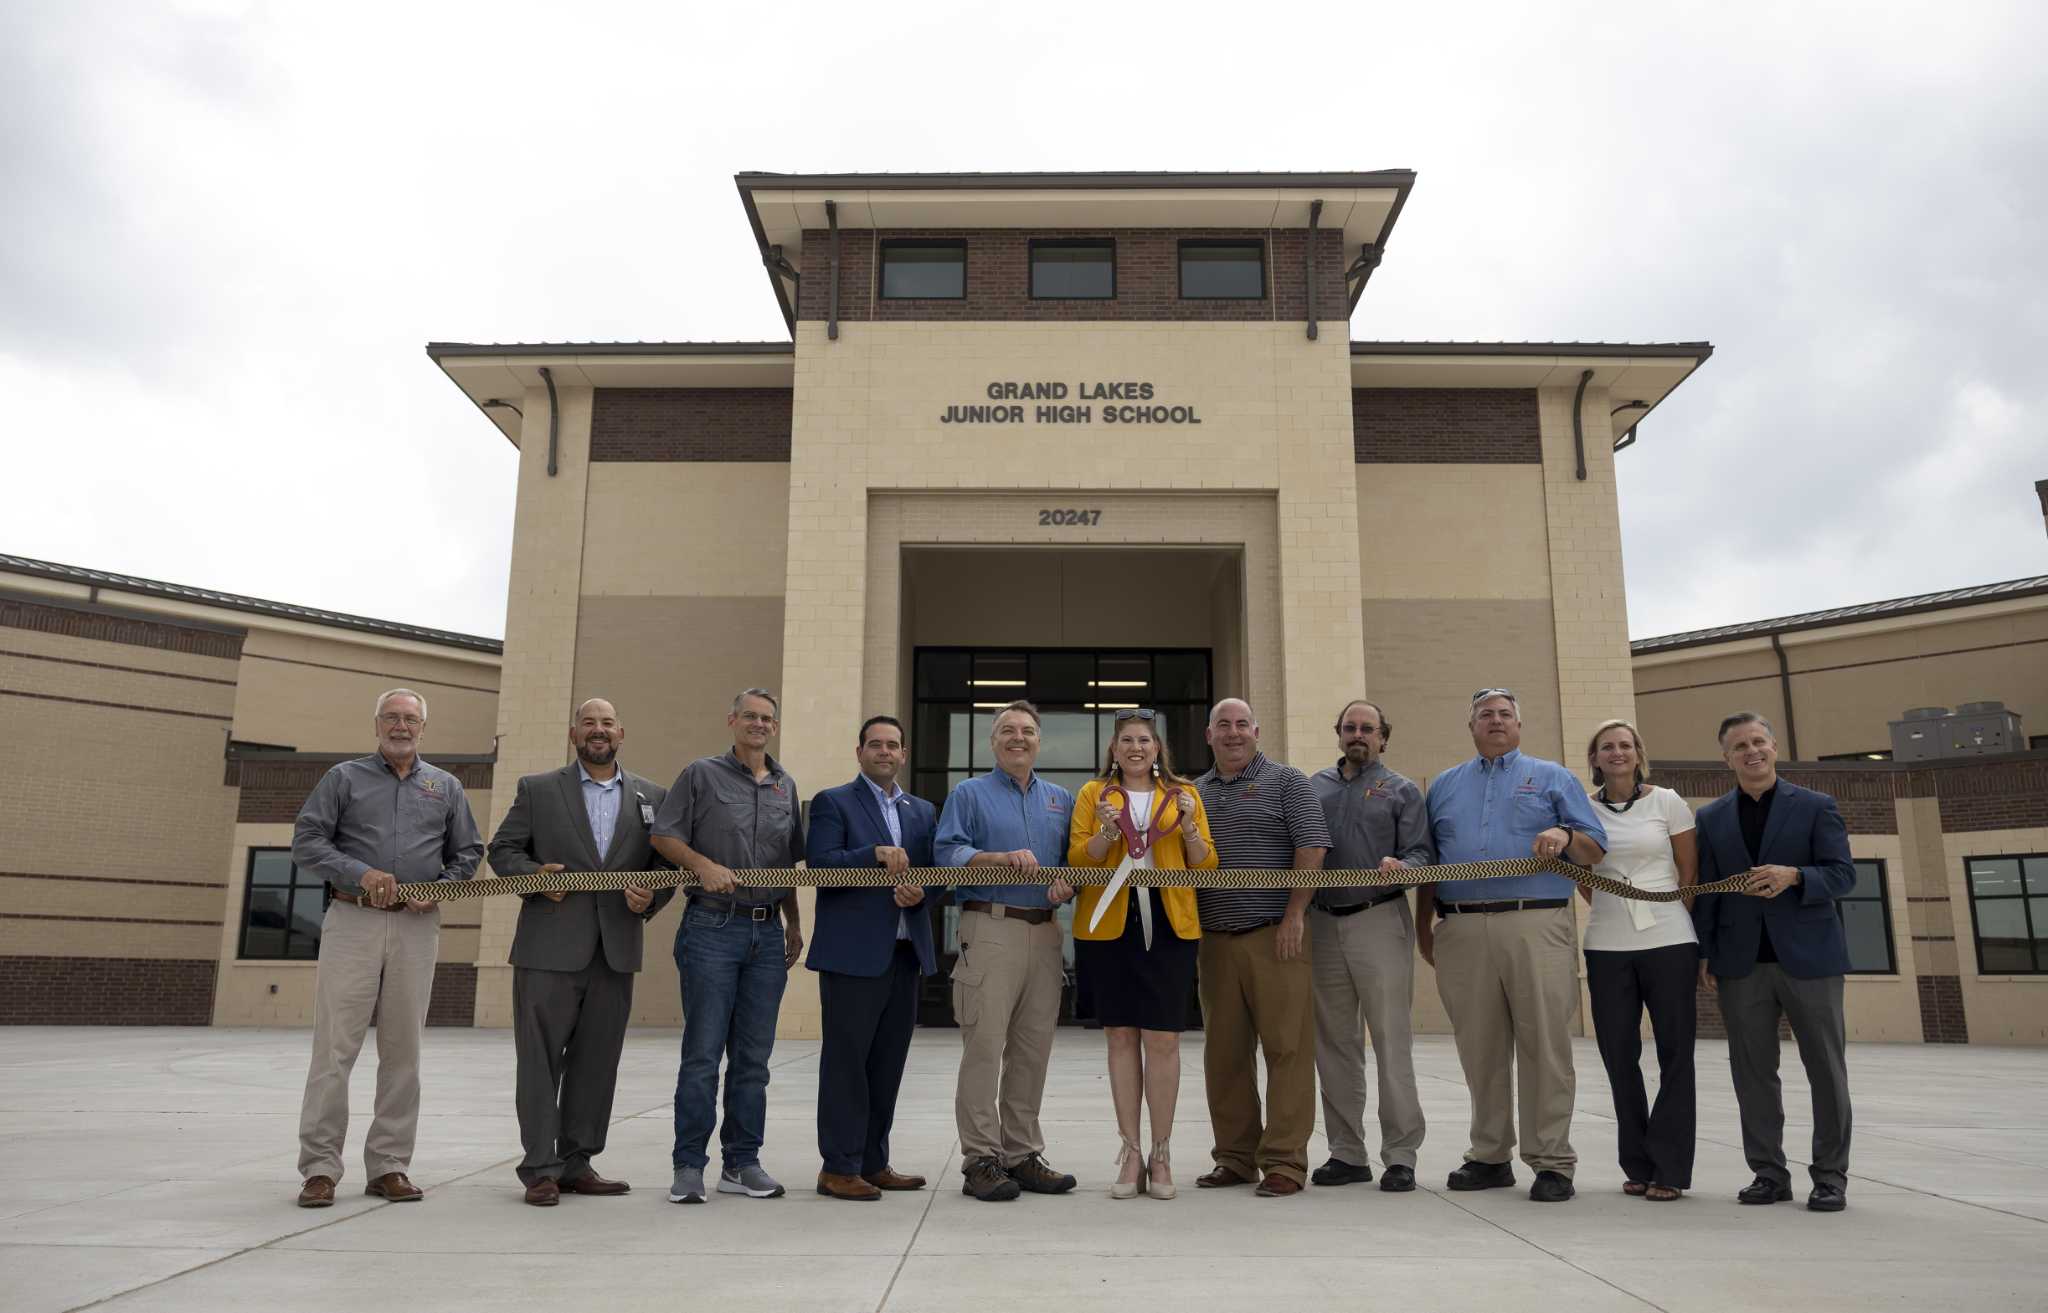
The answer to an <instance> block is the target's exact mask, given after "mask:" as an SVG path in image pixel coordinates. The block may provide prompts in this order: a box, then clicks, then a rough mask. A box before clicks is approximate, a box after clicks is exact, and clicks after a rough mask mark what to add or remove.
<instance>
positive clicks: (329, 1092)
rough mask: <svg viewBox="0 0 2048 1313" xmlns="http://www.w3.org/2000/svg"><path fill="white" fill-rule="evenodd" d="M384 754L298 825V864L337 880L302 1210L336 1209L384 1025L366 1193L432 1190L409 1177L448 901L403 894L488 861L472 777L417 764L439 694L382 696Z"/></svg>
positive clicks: (317, 789)
mask: <svg viewBox="0 0 2048 1313" xmlns="http://www.w3.org/2000/svg"><path fill="white" fill-rule="evenodd" d="M371 723H372V728H373V729H374V730H375V732H376V735H377V751H376V752H374V753H372V754H371V755H369V756H367V757H358V758H356V759H355V760H353V761H344V762H342V763H341V764H339V765H337V766H335V767H334V768H333V769H332V770H330V771H328V772H327V774H325V775H323V776H321V778H320V782H319V783H318V784H316V785H314V786H313V793H312V796H310V797H308V798H307V799H306V805H305V806H303V807H301V808H300V809H299V819H298V823H297V825H296V826H295V827H294V829H293V832H292V861H293V862H294V863H295V864H297V865H298V867H299V868H300V869H301V870H304V871H311V872H315V873H317V874H318V875H320V876H321V878H323V879H324V880H326V881H327V883H328V884H329V885H330V886H331V887H332V888H333V896H332V897H331V898H330V899H329V901H328V904H327V914H326V915H325V916H324V917H323V918H322V919H321V922H320V970H319V973H318V974H317V975H316V976H315V977H314V981H313V1061H312V1065H311V1066H310V1067H309V1068H308V1069H307V1072H306V1094H305V1099H304V1101H303V1102H302V1104H301V1106H300V1109H299V1175H300V1177H302V1178H303V1179H304V1185H303V1186H301V1187H300V1190H299V1207H301V1208H326V1207H328V1206H329V1205H331V1204H332V1203H333V1202H334V1186H335V1183H336V1182H337V1181H339V1180H341V1146H342V1141H343V1140H344V1139H345V1138H346V1137H347V1135H348V1077H349V1072H350V1071H351V1070H353V1069H354V1067H355V1065H356V1055H357V1054H358V1053H360V1052H362V1048H363V1040H364V1038H365V1037H366V1036H367V1035H368V1033H369V1029H370V1023H371V1020H372V1019H373V1018H374V1019H375V1021H376V1024H377V1110H376V1113H375V1116H374V1117H373V1118H372V1120H371V1122H370V1133H369V1136H368V1138H366V1139H365V1140H364V1141H363V1166H364V1169H365V1170H366V1171H367V1172H368V1173H369V1183H368V1184H367V1185H365V1186H364V1187H363V1193H365V1194H373V1195H380V1196H382V1197H383V1198H385V1199H389V1200H392V1201H394V1202H398V1203H409V1202H412V1201H414V1200H417V1199H418V1198H419V1197H420V1189H419V1187H418V1186H416V1185H414V1184H413V1183H412V1182H411V1181H410V1180H409V1179H407V1177H406V1169H407V1168H408V1167H410V1166H411V1165H412V1148H413V1137H414V1134H415V1133H416V1132H417V1131H418V1129H419V1116H420V1038H421V1035H422V1033H423V1032H424V1031H425V1029H426V1025H427V1003H428V1000H429V999H430V998H431V997H432V995H433V992H434V959H435V958H436V957H437V956H438V955H439V953H440V948H441V906H440V904H439V903H433V902H427V901H423V900H415V901H408V900H404V899H400V898H399V897H397V895H396V892H395V891H396V889H397V887H398V885H400V884H401V883H413V882H417V881H424V880H467V879H468V878H469V877H470V876H471V875H472V874H473V873H475V871H476V864H477V862H478V861H480V860H481V859H482V858H483V855H484V840H483V835H481V834H480V833H478V832H477V828H476V817H474V816H472V815H471V814H470V810H469V798H468V797H467V796H466V795H465V794H464V793H463V791H462V782H461V781H460V780H458V779H456V778H455V777H454V776H453V775H450V774H449V773H448V772H447V771H445V770H442V769H441V768H440V767H439V766H430V765H428V764H427V763H426V762H424V761H421V760H420V758H419V747H420V740H421V739H422V738H424V737H426V732H427V700H426V699H425V698H423V697H421V696H420V695H419V694H417V693H415V692H413V691H412V690H411V689H409V688H394V689H392V690H391V691H390V692H388V693H386V694H384V695H383V696H382V697H380V698H378V699H377V710H376V718H375V720H373V721H372V722H371Z"/></svg>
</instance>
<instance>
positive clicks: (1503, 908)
mask: <svg viewBox="0 0 2048 1313" xmlns="http://www.w3.org/2000/svg"><path fill="white" fill-rule="evenodd" d="M1571 903H1572V900H1571V899H1569V898H1515V899H1510V900H1509V901H1507V902H1504V903H1438V904H1437V905H1436V910H1437V911H1439V912H1442V913H1443V914H1444V915H1446V916H1448V915H1450V914H1451V913H1453V912H1541V911H1546V910H1548V909H1550V908H1553V907H1570V906H1571Z"/></svg>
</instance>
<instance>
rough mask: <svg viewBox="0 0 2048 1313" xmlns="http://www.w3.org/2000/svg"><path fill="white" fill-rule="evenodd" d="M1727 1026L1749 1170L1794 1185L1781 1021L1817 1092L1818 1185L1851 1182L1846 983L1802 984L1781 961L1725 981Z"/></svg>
mask: <svg viewBox="0 0 2048 1313" xmlns="http://www.w3.org/2000/svg"><path fill="white" fill-rule="evenodd" d="M1720 987H1721V1020H1722V1022H1723V1023H1724V1024H1725V1025H1726V1026H1727V1028H1728V1068H1729V1071H1730V1073H1731V1074H1732V1075H1733V1076H1734V1078H1735V1104H1736V1107H1737V1108H1739V1109H1740V1110H1741V1113H1742V1153H1743V1156H1744V1157H1746V1158H1748V1159H1749V1169H1750V1170H1751V1171H1753V1172H1755V1173H1756V1174H1757V1175H1758V1176H1763V1177H1768V1178H1769V1179H1771V1180H1773V1181H1776V1182H1778V1183H1779V1184H1780V1185H1790V1184H1791V1182H1792V1173H1791V1172H1790V1171H1789V1170H1787V1169H1786V1166H1785V1096H1784V1091H1783V1087H1782V1086H1780V1084H1779V1083H1778V1017H1779V1016H1780V1015H1781V1014H1782V1015H1783V1016H1784V1017H1785V1019H1786V1020H1787V1021H1788V1022H1790V1023H1791V1025H1792V1038H1793V1039H1794V1040H1795V1041H1796V1042H1797V1043H1798V1045H1799V1061H1800V1063H1801V1064H1802V1065H1803V1066H1805V1068H1806V1080H1807V1083H1808V1084H1809V1085H1811V1086H1812V1087H1813V1165H1812V1166H1811V1167H1809V1168H1808V1169H1807V1170H1808V1173H1809V1174H1810V1175H1811V1176H1812V1177H1813V1183H1814V1184H1815V1185H1832V1186H1836V1187H1839V1188H1846V1187H1847V1186H1848V1182H1849V1123H1850V1114H1849V1064H1848V1059H1847V1056H1846V1054H1845V1051H1844V1041H1845V1035H1844V1027H1843V1022H1842V978H1841V977H1840V976H1820V977H1817V978H1815V979H1813V980H1801V979H1799V978H1798V977H1796V976H1792V975H1788V974H1787V973H1786V971H1785V968H1784V967H1782V966H1780V965H1779V964H1778V963H1776V962H1759V963H1757V964H1756V966H1755V967H1754V968H1753V969H1752V970H1751V971H1750V973H1749V974H1748V975H1746V976H1735V977H1728V976H1724V977H1721V978H1720Z"/></svg>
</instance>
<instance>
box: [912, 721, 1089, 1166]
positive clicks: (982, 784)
mask: <svg viewBox="0 0 2048 1313" xmlns="http://www.w3.org/2000/svg"><path fill="white" fill-rule="evenodd" d="M1038 730H1039V721H1038V708H1036V707H1034V706H1032V705H1031V704H1030V703H1029V702H1012V703H1011V704H1010V705H1009V706H1007V707H1005V708H1003V709H1002V710H1001V711H1000V712H998V713H996V721H995V725H994V727H993V728H992V729H991V731H990V733H989V746H990V748H991V749H993V750H994V753H995V759H996V765H997V767H998V769H997V770H995V771H993V772H991V773H990V774H987V775H981V776H977V777H975V778H974V779H971V780H967V781H965V782H964V783H962V784H961V785H960V786H959V787H958V788H956V789H954V790H953V793H952V796H951V797H949V798H947V799H946V810H945V812H944V813H943V814H942V815H941V816H940V817H939V832H938V835H937V837H936V839H935V840H934V844H933V847H934V850H935V853H936V855H937V857H938V861H939V864H940V865H941V866H965V867H970V868H975V869H977V870H979V869H982V868H991V867H993V868H999V869H1000V870H1004V871H1023V872H1035V871H1037V870H1038V868H1039V867H1041V866H1063V865H1065V864H1066V858H1067V822H1068V819H1069V817H1071V816H1072V814H1073V810H1074V798H1073V795H1072V794H1070V793H1068V792H1067V791H1066V790H1065V789H1063V788H1061V787H1060V786H1059V785H1057V784H1054V783H1052V782H1051V781H1049V780H1044V779H1040V778H1039V777H1038V774H1037V772H1036V771H1035V770H1034V769H1033V768H1034V767H1035V766H1036V765H1037V763H1038ZM995 874H996V873H995V872H993V871H992V872H991V876H994V875H995ZM1073 896H1074V891H1073V889H1072V888H1071V887H1070V886H1069V885H1068V884H1067V883H1066V882H1065V881H1064V880H1055V881H1053V882H1052V884H1051V886H1050V887H1047V886H1046V885H1043V884H978V885H977V884H962V885H959V886H958V887H957V888H956V889H955V890H954V901H955V902H956V903H957V904H958V905H959V908H960V956H959V958H958V959H957V960H956V961H955V962H954V964H953V1016H954V1018H955V1020H957V1021H958V1022H959V1023H960V1039H961V1044H962V1053H961V1058H960V1081H959V1084H958V1086H957V1087H956V1088H955V1090H954V1094H953V1119H954V1121H955V1122H956V1123H957V1124H958V1126H959V1131H960V1156H961V1160H962V1168H961V1170H962V1174H963V1175H964V1176H965V1177H966V1182H965V1184H964V1185H963V1186H962V1190H963V1192H964V1193H966V1194H970V1195H973V1196H974V1197H975V1198H977V1199H980V1200H983V1201H985V1202H994V1201H997V1200H1003V1199H1015V1198H1016V1197H1017V1195H1018V1193H1019V1192H1020V1191H1022V1190H1030V1191H1033V1192H1035V1193H1038V1194H1062V1193H1064V1192H1066V1191H1068V1190H1071V1189H1073V1188H1074V1178H1073V1177H1071V1176H1068V1175H1067V1174H1066V1173H1064V1172H1058V1171H1055V1170H1053V1168H1052V1167H1051V1166H1050V1165H1049V1164H1048V1163H1047V1162H1046V1161H1045V1136H1044V1133H1043V1132H1042V1131H1041V1130H1040V1128H1039V1124H1038V1105H1039V1101H1040V1099H1041V1098H1042V1097H1043V1096H1044V1094H1045V1073H1046V1067H1047V1065H1048V1064H1049V1063H1050V1062H1051V1061H1052V1037H1053V1031H1054V1030H1055V1029H1056V1028H1057V1027H1058V1025H1059V1017H1060V989H1061V986H1062V985H1063V984H1064V983H1065V977H1066V963H1065V960H1064V955H1063V954H1062V952H1061V948H1060V924H1059V922H1058V921H1056V920H1054V919H1053V908H1054V906H1055V905H1057V904H1059V903H1063V902H1065V901H1066V900H1067V899H1069V898H1072V897H1073Z"/></svg>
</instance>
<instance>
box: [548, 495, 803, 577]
mask: <svg viewBox="0 0 2048 1313" xmlns="http://www.w3.org/2000/svg"><path fill="white" fill-rule="evenodd" d="M589 505H590V511H589V516H590V518H589V522H588V523H587V524H586V526H585V529H584V545H583V552H584V556H583V583H582V590H583V595H584V596H586V597H645V596H657V597H700V596H701V597H780V596H782V588H783V583H784V575H785V574H786V572H787V555H788V550H789V466H787V465H781V464H773V463H767V462H731V463H725V462H721V463H712V462H703V461H670V462H662V463H652V462H638V461H634V462H610V461H599V462H597V463H595V464H593V465H591V467H590V503H589Z"/></svg>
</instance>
